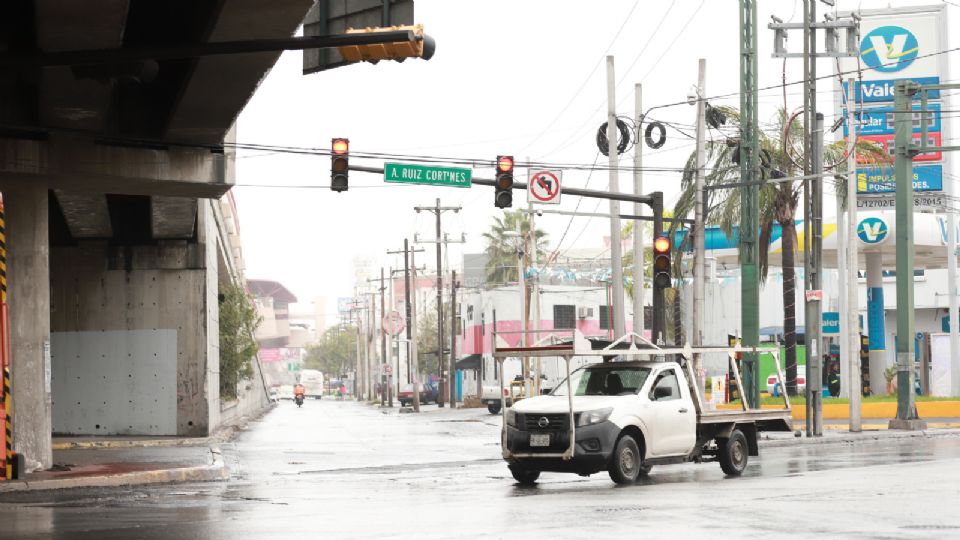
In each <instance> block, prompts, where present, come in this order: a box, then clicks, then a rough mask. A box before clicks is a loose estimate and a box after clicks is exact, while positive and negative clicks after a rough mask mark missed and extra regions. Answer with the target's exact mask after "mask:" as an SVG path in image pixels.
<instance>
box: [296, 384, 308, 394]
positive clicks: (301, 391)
mask: <svg viewBox="0 0 960 540" xmlns="http://www.w3.org/2000/svg"><path fill="white" fill-rule="evenodd" d="M306 393H307V389H306V388H304V387H303V385H302V384H300V383H297V385H296V386H294V387H293V395H294V396H300V397H303V396H304V394H306Z"/></svg>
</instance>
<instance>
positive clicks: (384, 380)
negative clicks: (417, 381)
mask: <svg viewBox="0 0 960 540" xmlns="http://www.w3.org/2000/svg"><path fill="white" fill-rule="evenodd" d="M386 291H387V284H386V283H385V281H384V276H383V267H382V266H381V267H380V363H381V366H380V371H381V373H382V376H381V377H380V385H381V391H382V394H381V396H380V405H383V402H384V398H386V400H387V401H388V403H389V406H390V407H391V408H392V407H393V388H392V387H393V385H392V384H391V383H390V374H389V373H387V372H386V369H385V367H388V366H389V365H390V361H389V360H388V359H387V329H386V328H384V327H383V321H385V320H387V302H386V301H385V300H386V299H385V296H384V295H385V293H386Z"/></svg>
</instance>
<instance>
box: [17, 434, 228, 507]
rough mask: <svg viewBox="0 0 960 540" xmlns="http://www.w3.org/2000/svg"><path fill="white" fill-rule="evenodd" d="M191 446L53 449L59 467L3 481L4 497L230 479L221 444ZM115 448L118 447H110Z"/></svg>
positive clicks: (125, 442) (122, 443)
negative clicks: (14, 493) (25, 492)
mask: <svg viewBox="0 0 960 540" xmlns="http://www.w3.org/2000/svg"><path fill="white" fill-rule="evenodd" d="M205 441H206V439H200V440H199V442H200V444H197V445H190V444H189V440H184V439H179V440H178V442H179V443H180V444H178V445H177V446H173V447H158V446H143V445H141V444H139V443H149V442H150V440H145V441H138V440H135V439H130V438H123V439H120V438H117V439H115V440H113V441H108V440H105V439H103V440H101V441H99V443H100V445H101V446H99V447H96V448H71V449H57V450H54V451H53V462H54V466H53V467H52V468H51V469H49V470H45V471H39V472H34V473H28V474H26V475H25V478H24V479H22V480H13V481H9V482H0V494H3V493H10V492H17V491H39V490H51V489H70V488H80V487H83V488H88V487H107V486H124V485H133V484H160V483H169V482H207V481H213V480H227V479H228V478H229V477H230V469H229V468H228V467H227V466H226V464H225V463H224V461H223V457H222V456H221V453H220V449H219V447H217V446H209V445H207V444H205ZM111 445H116V446H111Z"/></svg>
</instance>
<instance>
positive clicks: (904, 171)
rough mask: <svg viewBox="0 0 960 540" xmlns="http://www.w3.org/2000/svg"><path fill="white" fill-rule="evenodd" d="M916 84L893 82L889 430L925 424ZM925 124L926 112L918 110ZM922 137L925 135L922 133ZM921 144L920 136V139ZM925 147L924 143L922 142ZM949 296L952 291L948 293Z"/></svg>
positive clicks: (917, 87)
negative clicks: (893, 375) (919, 360)
mask: <svg viewBox="0 0 960 540" xmlns="http://www.w3.org/2000/svg"><path fill="white" fill-rule="evenodd" d="M918 91H920V85H918V84H916V83H914V82H913V81H908V80H898V81H897V82H896V83H894V102H893V103H894V107H893V110H894V113H893V125H894V133H895V135H894V147H895V151H896V158H895V161H894V174H895V178H896V189H897V191H896V211H897V214H896V216H897V217H896V240H897V336H898V338H899V339H897V417H896V418H894V419H892V420H890V424H889V427H890V429H909V430H920V429H926V427H927V423H926V422H924V421H923V420H921V419H920V418H919V417H918V415H917V404H916V401H915V397H914V394H913V378H914V373H913V370H914V367H913V364H914V338H913V336H914V335H915V334H914V306H915V304H914V296H913V269H914V264H913V262H914V248H913V180H912V179H913V156H915V155H917V153H918V152H917V149H916V147H912V144H911V140H912V138H913V122H912V117H913V107H912V102H913V96H914V95H916V93H917V92H918ZM920 117H921V118H922V119H923V120H922V122H924V123H926V112H925V111H921V113H920ZM923 135H924V136H926V134H925V133H924V134H923ZM920 140H921V141H923V137H921V139H920ZM923 143H924V144H925V143H926V141H923ZM950 293H951V294H953V293H954V291H950Z"/></svg>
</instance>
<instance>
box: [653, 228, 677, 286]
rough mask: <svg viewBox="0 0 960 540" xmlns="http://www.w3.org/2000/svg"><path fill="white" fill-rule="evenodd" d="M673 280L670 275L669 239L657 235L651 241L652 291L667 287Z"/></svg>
mask: <svg viewBox="0 0 960 540" xmlns="http://www.w3.org/2000/svg"><path fill="white" fill-rule="evenodd" d="M672 283H673V280H672V278H671V277H670V239H669V238H667V237H666V236H658V237H657V238H656V239H655V240H654V241H653V287H654V292H655V293H656V292H659V291H661V290H663V289H668V288H670V286H671V285H672Z"/></svg>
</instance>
